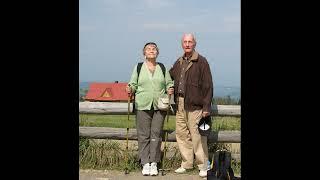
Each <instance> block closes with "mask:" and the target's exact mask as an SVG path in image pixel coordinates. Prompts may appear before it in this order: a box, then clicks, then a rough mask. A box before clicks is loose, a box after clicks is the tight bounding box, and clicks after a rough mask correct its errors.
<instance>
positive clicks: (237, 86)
mask: <svg viewBox="0 0 320 180" xmlns="http://www.w3.org/2000/svg"><path fill="white" fill-rule="evenodd" d="M93 82H96V83H112V82H115V81H81V80H79V83H93ZM118 82H119V83H128V81H118ZM214 86H215V87H225V88H228V87H233V88H241V85H224V84H214Z"/></svg>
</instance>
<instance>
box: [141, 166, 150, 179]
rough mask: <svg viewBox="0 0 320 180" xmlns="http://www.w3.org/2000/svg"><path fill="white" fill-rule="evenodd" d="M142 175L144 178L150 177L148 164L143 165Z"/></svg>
mask: <svg viewBox="0 0 320 180" xmlns="http://www.w3.org/2000/svg"><path fill="white" fill-rule="evenodd" d="M142 175H144V176H149V175H150V163H147V164H145V165H143V169H142Z"/></svg>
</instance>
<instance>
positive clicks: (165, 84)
mask: <svg viewBox="0 0 320 180" xmlns="http://www.w3.org/2000/svg"><path fill="white" fill-rule="evenodd" d="M143 55H144V57H145V60H144V62H143V64H142V66H140V68H141V69H140V68H139V69H140V70H139V74H138V72H137V68H138V65H136V66H135V67H134V69H133V73H132V75H131V79H130V82H129V83H128V87H127V92H128V93H130V94H132V93H134V94H135V109H136V120H137V121H136V123H137V124H136V125H137V135H138V148H139V158H140V161H141V165H142V166H143V169H142V174H143V175H144V176H148V175H151V176H156V175H158V168H157V163H159V162H160V159H161V158H160V156H161V149H160V148H161V133H162V128H163V122H164V119H165V116H166V111H162V110H159V108H158V106H157V102H158V98H159V97H160V95H162V94H165V93H167V94H169V95H170V94H173V88H172V87H173V81H172V79H171V77H170V74H169V72H168V71H167V70H165V74H163V70H162V68H161V67H160V63H157V62H156V58H157V56H158V55H159V49H158V47H157V45H156V43H154V42H149V43H146V44H145V46H144V48H143ZM163 67H164V66H163Z"/></svg>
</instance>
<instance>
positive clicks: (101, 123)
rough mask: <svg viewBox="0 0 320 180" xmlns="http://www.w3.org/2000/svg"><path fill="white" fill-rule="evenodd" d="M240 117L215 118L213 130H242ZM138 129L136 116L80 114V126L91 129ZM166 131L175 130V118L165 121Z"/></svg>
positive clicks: (171, 117)
mask: <svg viewBox="0 0 320 180" xmlns="http://www.w3.org/2000/svg"><path fill="white" fill-rule="evenodd" d="M240 119H241V118H240V117H230V116H217V117H214V118H213V121H212V129H213V130H240V122H241V121H240ZM127 123H128V126H129V128H136V118H135V115H130V117H129V121H128V116H127V115H102V114H80V115H79V125H80V126H91V127H114V128H126V127H127ZM164 129H169V130H175V116H170V117H169V121H168V123H167V122H166V120H165V123H164Z"/></svg>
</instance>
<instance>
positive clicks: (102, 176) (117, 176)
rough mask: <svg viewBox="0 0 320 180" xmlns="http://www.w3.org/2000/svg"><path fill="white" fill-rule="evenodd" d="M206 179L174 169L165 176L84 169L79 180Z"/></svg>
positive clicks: (137, 172) (196, 174) (193, 173)
mask: <svg viewBox="0 0 320 180" xmlns="http://www.w3.org/2000/svg"><path fill="white" fill-rule="evenodd" d="M122 179H124V180H204V179H207V178H201V177H200V176H199V175H198V173H196V172H188V173H186V174H177V173H174V171H173V170H172V171H170V172H166V174H165V175H164V176H162V175H161V173H159V175H158V176H143V175H142V174H141V172H140V171H135V172H130V173H129V174H127V175H126V174H124V172H121V171H115V170H83V169H80V171H79V180H122Z"/></svg>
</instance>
